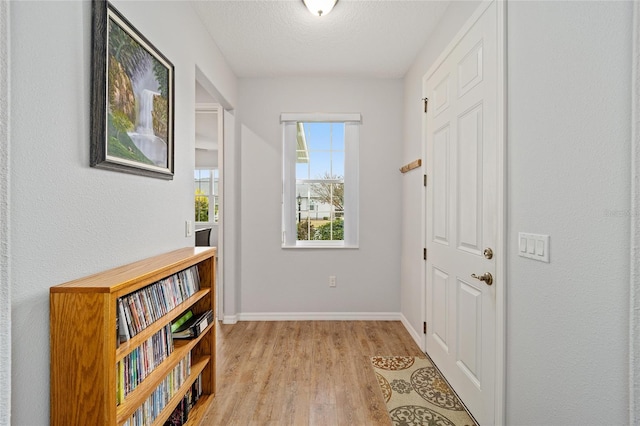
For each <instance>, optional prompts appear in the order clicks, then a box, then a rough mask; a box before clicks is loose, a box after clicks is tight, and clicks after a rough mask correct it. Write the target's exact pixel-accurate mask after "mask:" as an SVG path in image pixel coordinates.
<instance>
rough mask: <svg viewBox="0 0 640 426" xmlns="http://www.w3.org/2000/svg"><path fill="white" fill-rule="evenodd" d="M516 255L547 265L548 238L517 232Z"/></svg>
mask: <svg viewBox="0 0 640 426" xmlns="http://www.w3.org/2000/svg"><path fill="white" fill-rule="evenodd" d="M518 255H520V256H522V257H526V258H528V259H533V260H539V261H540V262H547V263H549V262H550V260H549V236H548V235H542V234H530V233H526V232H519V233H518Z"/></svg>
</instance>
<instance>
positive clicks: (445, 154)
mask: <svg viewBox="0 0 640 426" xmlns="http://www.w3.org/2000/svg"><path fill="white" fill-rule="evenodd" d="M433 157H434V168H433V173H432V175H431V181H432V186H433V199H434V209H433V215H432V218H433V240H434V241H436V242H438V243H440V244H449V126H445V127H443V128H441V129H440V130H439V131H438V132H436V133H435V134H434V144H433ZM436 206H437V207H436Z"/></svg>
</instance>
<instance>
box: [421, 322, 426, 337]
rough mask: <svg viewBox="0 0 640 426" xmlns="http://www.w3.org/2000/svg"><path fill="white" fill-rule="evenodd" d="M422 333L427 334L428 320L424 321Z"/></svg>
mask: <svg viewBox="0 0 640 426" xmlns="http://www.w3.org/2000/svg"><path fill="white" fill-rule="evenodd" d="M422 333H424V334H427V322H426V321H425V322H423V323H422Z"/></svg>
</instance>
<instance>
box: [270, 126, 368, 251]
mask: <svg viewBox="0 0 640 426" xmlns="http://www.w3.org/2000/svg"><path fill="white" fill-rule="evenodd" d="M281 121H282V123H283V139H284V143H283V154H284V155H283V166H284V167H283V202H282V207H283V210H282V228H283V230H282V231H283V232H282V237H283V238H282V245H283V247H357V246H358V142H359V127H360V114H282V116H281Z"/></svg>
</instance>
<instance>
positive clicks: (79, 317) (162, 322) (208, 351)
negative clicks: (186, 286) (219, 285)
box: [49, 247, 216, 426]
mask: <svg viewBox="0 0 640 426" xmlns="http://www.w3.org/2000/svg"><path fill="white" fill-rule="evenodd" d="M215 256H216V249H215V248H211V247H187V248H184V249H180V250H175V251H172V252H169V253H165V254H163V255H159V256H155V257H152V258H149V259H145V260H141V261H138V262H135V263H132V264H129V265H124V266H121V267H118V268H114V269H111V270H108V271H105V272H102V273H98V274H94V275H91V276H89V277H85V278H81V279H78V280H74V281H71V282H69V283H66V284H62V285H59V286H55V287H51V289H50V297H49V304H50V346H51V384H50V399H51V424H52V425H65V426H67V425H86V424H92V425H122V424H125V422H126V421H127V420H128V419H129V418H131V416H132V415H133V413H134V412H136V410H138V408H139V407H141V406H142V405H143V404H144V403H145V401H147V400H148V399H149V397H150V396H151V395H152V394H153V393H154V391H155V390H156V389H158V388H159V386H160V385H161V384H162V383H163V382H164V383H169V381H168V380H169V379H167V380H165V379H166V378H167V377H168V376H169V375H170V374H171V373H172V372H174V371H175V369H177V368H180V366H182V365H184V363H181V361H182V360H184V359H185V357H187V356H188V355H190V360H191V366H190V373H189V374H188V375H187V376H186V378H184V376H183V378H184V382H183V383H182V385H181V386H180V387H179V388H178V390H177V391H176V393H174V394H173V396H172V397H171V398H170V399H169V401H168V403H167V404H166V405H165V406H164V408H163V409H160V412H159V414H158V415H157V416H156V418H155V420H153V422H152V423H151V424H153V425H163V424H164V422H165V421H166V420H167V419H168V418H169V416H171V414H172V412H173V410H174V408H175V407H177V406H178V405H179V404H180V403H181V402H182V400H183V398H184V396H185V395H186V394H188V393H189V391H190V390H191V387H192V385H193V384H194V382H196V380H198V378H199V377H201V381H199V383H201V387H202V396H201V397H200V399H199V400H198V401H197V403H196V405H195V406H193V408H192V409H191V411H190V412H189V421H188V423H187V424H188V425H196V424H199V422H200V420H201V418H202V417H203V415H204V413H205V412H206V410H207V408H208V407H209V406H210V405H211V402H212V401H213V397H214V394H215V367H216V365H215V327H214V326H213V324H209V326H208V327H207V328H206V329H205V330H204V331H203V332H202V333H201V334H200V335H199V336H198V337H197V338H195V339H190V340H174V345H173V351H172V352H171V353H170V354H169V355H168V356H167V357H166V359H164V360H163V361H162V362H161V363H159V365H157V366H156V368H155V369H154V370H153V371H151V372H149V373H148V374H147V376H146V377H145V378H144V380H142V382H140V383H139V384H138V385H137V387H135V389H133V390H131V391H130V392H129V393H128V395H126V397H125V398H124V400H123V401H122V402H121V403H120V405H117V397H116V393H117V389H118V387H117V380H118V374H119V372H118V366H117V364H118V363H119V362H120V363H121V365H122V361H123V360H124V359H125V358H126V357H128V355H130V354H131V353H132V352H133V351H134V349H136V348H137V347H140V346H141V345H142V344H143V343H144V342H145V341H147V340H149V339H151V338H152V336H154V334H156V333H158V332H159V331H160V330H162V329H163V328H164V327H166V326H167V325H168V324H170V323H171V322H172V321H174V320H175V319H176V318H178V317H179V316H181V315H182V313H183V312H184V311H186V310H187V309H191V310H192V311H193V312H194V314H199V313H203V312H206V311H208V310H214V306H215V301H214V294H215V291H214V289H215V267H216V265H215ZM194 266H195V267H196V268H197V272H198V275H199V277H200V289H199V290H198V291H197V292H196V293H195V294H193V295H192V296H190V297H188V298H187V299H186V300H184V302H183V303H180V304H178V305H177V306H175V308H174V309H172V310H170V311H169V312H167V313H166V314H165V315H163V316H161V317H160V318H159V319H157V320H156V321H155V322H152V323H151V324H148V326H147V327H146V328H145V329H143V330H141V331H139V332H138V333H137V334H136V335H135V336H132V337H131V338H130V339H129V340H127V341H126V342H123V343H121V344H120V345H119V346H118V344H117V342H118V336H117V331H116V325H117V324H118V299H120V298H122V297H125V296H127V295H130V294H132V293H134V292H136V291H138V290H140V289H143V288H145V287H147V286H150V285H151V284H154V283H156V282H158V281H160V280H164V279H167V278H170V277H172V276H174V275H175V274H178V273H180V271H184V270H186V269H188V268H191V267H194ZM144 291H148V289H146V290H144ZM190 293H191V292H190ZM139 352H140V351H136V353H139ZM128 358H129V359H130V357H128ZM120 371H122V370H120ZM121 389H122V388H121Z"/></svg>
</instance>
